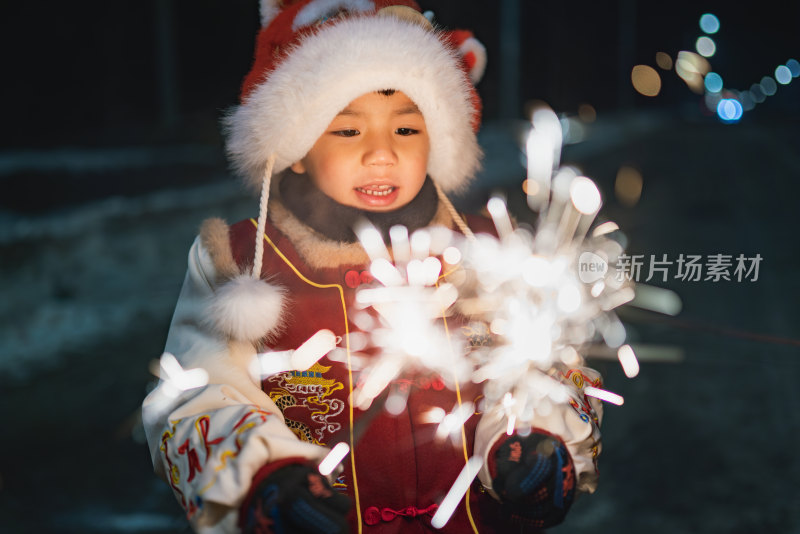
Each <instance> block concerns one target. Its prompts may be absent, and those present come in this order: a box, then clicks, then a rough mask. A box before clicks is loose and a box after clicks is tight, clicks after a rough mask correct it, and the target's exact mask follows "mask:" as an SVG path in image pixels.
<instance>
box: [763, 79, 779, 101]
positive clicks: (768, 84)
mask: <svg viewBox="0 0 800 534" xmlns="http://www.w3.org/2000/svg"><path fill="white" fill-rule="evenodd" d="M760 85H761V90H762V91H764V94H765V95H767V96H772V95H774V94H775V93H777V92H778V84H777V83H775V80H774V79H773V78H772V77H771V76H764V77H763V78H761V84H760Z"/></svg>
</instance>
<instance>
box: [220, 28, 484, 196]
mask: <svg viewBox="0 0 800 534" xmlns="http://www.w3.org/2000/svg"><path fill="white" fill-rule="evenodd" d="M460 61H461V60H460V58H459V57H458V52H457V51H454V50H452V49H451V48H449V47H448V46H447V45H445V44H444V43H443V42H442V40H441V39H440V38H439V36H438V35H437V34H436V33H434V32H432V31H429V30H426V29H424V28H422V27H420V26H419V25H416V24H413V23H410V22H408V21H403V20H400V19H397V18H395V17H374V16H352V17H348V18H346V19H343V20H341V21H339V22H336V23H335V24H330V25H325V26H322V27H321V28H320V29H319V30H318V31H317V32H315V33H313V34H311V35H309V36H307V37H306V38H304V39H303V40H302V41H301V42H300V44H299V45H298V46H297V47H295V48H294V49H292V50H291V52H290V53H289V54H288V55H287V57H286V58H285V59H284V60H283V61H282V62H281V63H280V64H278V66H277V67H276V68H275V70H273V71H272V72H271V73H270V74H269V76H268V77H267V78H266V79H265V81H264V82H262V83H261V84H259V85H258V86H256V88H255V89H254V90H253V91H252V92H251V93H250V94H249V95H248V96H247V98H246V100H245V101H244V102H243V103H242V104H241V105H240V106H238V107H237V108H235V110H234V111H233V112H232V113H231V114H230V115H228V116H227V117H226V118H225V125H226V128H227V133H228V138H227V150H228V153H229V155H230V157H231V161H232V162H233V164H234V166H235V167H236V168H237V170H238V171H239V172H241V173H242V174H243V175H244V176H245V177H246V178H247V181H248V183H249V184H250V185H252V186H253V187H258V186H259V185H260V184H261V181H262V176H263V171H264V168H265V164H266V161H267V159H268V157H269V156H270V154H272V153H274V154H276V161H275V168H274V172H276V173H277V172H281V171H282V170H284V169H286V168H287V167H289V166H290V165H291V164H292V163H295V162H296V161H299V160H300V159H302V158H303V157H305V155H306V154H307V153H308V151H309V150H310V149H311V147H312V146H313V145H314V143H315V142H316V140H317V139H318V138H319V136H320V135H322V133H323V132H324V131H325V129H326V128H327V126H328V125H329V124H330V122H331V120H333V118H334V117H335V116H336V115H337V114H338V113H339V112H340V111H341V110H342V109H344V108H345V107H347V105H348V104H349V103H350V102H352V101H353V100H354V99H356V98H358V97H359V96H361V95H364V94H366V93H370V92H373V91H379V90H382V89H395V90H397V91H402V92H403V93H405V94H406V95H407V96H408V97H409V98H410V99H411V100H412V101H413V102H414V103H415V104H416V105H417V107H419V109H420V111H421V112H422V115H423V117H424V118H425V125H426V128H427V130H428V135H429V138H430V155H429V158H428V174H429V175H430V176H431V178H432V179H433V180H434V181H436V183H437V184H439V185H440V186H441V187H442V189H443V190H445V191H447V192H450V191H458V190H461V189H463V188H464V187H465V186H466V185H467V184H468V182H469V180H470V179H471V178H472V177H473V175H474V174H475V172H476V171H477V169H478V166H479V161H480V156H481V151H480V147H479V146H478V142H477V138H476V136H475V133H474V131H473V124H472V122H473V114H474V111H475V110H474V108H473V102H472V92H471V91H472V89H471V84H470V81H469V79H468V77H467V76H466V75H465V73H464V71H463V70H462V69H461V66H460Z"/></svg>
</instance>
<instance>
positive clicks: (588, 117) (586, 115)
mask: <svg viewBox="0 0 800 534" xmlns="http://www.w3.org/2000/svg"><path fill="white" fill-rule="evenodd" d="M578 117H579V118H580V119H581V120H582V121H583V122H594V121H596V120H597V111H596V110H595V109H594V106H592V105H591V104H581V105H580V106H578Z"/></svg>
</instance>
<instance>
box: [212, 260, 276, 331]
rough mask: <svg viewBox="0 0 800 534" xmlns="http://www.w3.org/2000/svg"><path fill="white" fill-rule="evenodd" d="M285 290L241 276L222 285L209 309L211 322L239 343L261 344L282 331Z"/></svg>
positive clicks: (246, 275)
mask: <svg viewBox="0 0 800 534" xmlns="http://www.w3.org/2000/svg"><path fill="white" fill-rule="evenodd" d="M284 293H285V290H284V289H283V288H282V287H279V286H274V285H271V284H268V283H266V282H265V281H263V280H257V279H255V278H253V277H251V276H250V275H249V274H241V275H239V276H237V277H235V278H232V279H231V280H230V281H229V282H227V283H225V284H224V285H222V286H221V287H220V288H219V289H218V290H217V292H216V294H215V295H214V296H213V297H212V300H211V303H210V305H209V307H208V320H209V322H210V323H211V324H212V325H213V326H214V328H216V329H217V330H218V331H220V332H221V333H223V334H226V335H228V336H230V337H232V338H233V339H236V340H239V341H257V340H259V339H262V338H264V337H267V336H269V335H270V334H273V333H275V331H276V330H277V329H278V328H279V327H280V324H281V315H282V312H283V304H284V301H283V294H284Z"/></svg>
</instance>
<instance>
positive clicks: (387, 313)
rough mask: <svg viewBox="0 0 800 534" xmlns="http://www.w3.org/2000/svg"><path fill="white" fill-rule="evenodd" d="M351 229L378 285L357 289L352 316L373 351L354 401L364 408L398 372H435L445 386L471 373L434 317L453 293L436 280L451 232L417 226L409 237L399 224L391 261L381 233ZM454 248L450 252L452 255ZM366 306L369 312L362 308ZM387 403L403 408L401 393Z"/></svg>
mask: <svg viewBox="0 0 800 534" xmlns="http://www.w3.org/2000/svg"><path fill="white" fill-rule="evenodd" d="M356 233H357V235H358V237H359V239H360V240H361V242H362V244H363V245H364V248H365V250H366V251H367V252H368V253H369V254H370V257H371V258H372V263H371V266H370V272H371V274H372V275H373V276H374V277H375V279H376V280H378V281H379V282H380V284H381V287H372V288H366V289H361V290H359V292H358V293H357V294H356V302H357V304H358V305H359V306H361V307H362V309H361V310H359V311H358V312H357V313H356V314H355V317H354V321H356V322H357V323H358V322H361V323H362V325H363V326H366V327H368V328H364V330H368V331H369V332H370V335H369V338H370V341H371V343H372V345H373V346H374V347H375V348H377V349H378V356H377V357H375V358H373V359H372V360H371V361H370V363H368V364H367V366H366V367H365V368H364V369H363V371H362V373H361V379H360V382H359V384H358V386H357V387H356V389H355V390H354V392H353V402H354V403H355V405H356V406H358V407H359V408H360V409H362V410H366V409H368V408H369V406H370V405H371V404H372V401H373V400H374V399H375V398H376V397H377V396H378V395H380V394H381V392H382V391H384V389H386V387H387V386H388V385H389V384H390V382H391V381H392V380H394V379H395V378H397V377H398V376H400V375H401V374H413V373H418V372H434V373H437V374H439V375H440V376H441V377H442V378H443V380H445V382H446V383H448V382H449V384H448V385H451V386H452V380H453V379H456V380H464V379H468V378H469V374H470V373H471V367H470V363H469V362H468V361H467V360H465V359H464V358H462V357H460V354H461V349H460V348H458V347H457V348H455V349H454V348H453V346H452V344H451V340H450V339H449V337H448V336H447V333H446V331H445V330H444V329H443V328H442V325H441V324H440V323H438V322H437V321H436V320H437V319H439V318H441V317H442V316H443V315H446V314H448V313H449V312H448V310H450V308H451V307H452V305H453V303H454V302H455V301H456V299H457V297H458V292H457V290H456V289H455V287H454V286H453V285H452V284H450V283H439V277H440V275H441V273H442V261H441V260H439V259H438V256H441V255H442V254H444V252H445V251H446V250H447V249H448V248H449V247H450V244H451V242H452V240H453V235H452V233H451V232H450V231H449V230H446V229H426V230H418V231H416V232H414V233H413V234H412V235H411V236H409V235H408V231H407V230H406V228H404V227H399V226H397V227H394V228H392V229H391V231H390V238H391V240H392V251H393V253H394V263H392V262H390V261H389V259H388V258H389V252H388V250H387V249H386V246H385V245H384V243H383V241H382V240H381V238H380V234H379V233H378V232H377V231H376V230H375V228H373V227H372V226H370V225H369V224H368V223H364V224H363V225H362V226H361V227H359V228H357V229H356ZM453 253H454V252H453V250H450V251H449V254H448V255H449V256H451V257H452V254H453ZM367 308H370V309H371V310H372V311H373V312H374V313H372V314H370V313H369V312H367V311H366V309H367ZM386 407H387V409H388V410H389V411H390V412H391V413H395V414H397V413H400V412H401V411H402V410H403V409H404V408H405V397H404V396H403V394H402V393H401V392H399V391H393V392H392V394H391V395H389V397H388V398H387V401H386Z"/></svg>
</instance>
